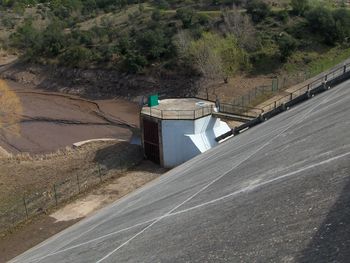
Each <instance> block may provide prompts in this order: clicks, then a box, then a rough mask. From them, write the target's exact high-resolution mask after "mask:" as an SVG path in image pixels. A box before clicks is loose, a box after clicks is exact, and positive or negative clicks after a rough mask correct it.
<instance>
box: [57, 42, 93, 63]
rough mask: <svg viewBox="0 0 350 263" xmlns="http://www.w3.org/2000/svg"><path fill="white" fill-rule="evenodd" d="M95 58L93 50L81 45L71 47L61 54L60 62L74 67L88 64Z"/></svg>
mask: <svg viewBox="0 0 350 263" xmlns="http://www.w3.org/2000/svg"><path fill="white" fill-rule="evenodd" d="M92 58H93V55H92V52H91V50H89V49H87V48H85V47H81V46H73V47H69V48H68V49H67V50H66V51H65V52H64V53H63V54H61V55H60V56H59V60H60V63H61V64H63V65H69V66H73V67H82V66H84V65H85V66H86V65H87V64H88V63H89V62H90V61H91V60H92Z"/></svg>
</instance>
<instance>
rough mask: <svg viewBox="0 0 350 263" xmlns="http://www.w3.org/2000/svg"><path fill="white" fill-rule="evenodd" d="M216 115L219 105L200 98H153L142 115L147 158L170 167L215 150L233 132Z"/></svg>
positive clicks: (143, 141)
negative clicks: (218, 139) (222, 138)
mask: <svg viewBox="0 0 350 263" xmlns="http://www.w3.org/2000/svg"><path fill="white" fill-rule="evenodd" d="M214 112H217V108H216V106H215V103H213V102H210V101H204V100H200V99H196V98H183V99H164V100H160V101H157V103H154V99H153V102H152V103H150V104H149V105H148V106H144V107H143V108H142V110H141V116H140V119H141V120H140V122H141V125H140V126H141V132H142V145H143V148H144V154H145V156H146V157H147V158H148V159H150V160H152V161H154V162H156V163H159V164H160V165H162V166H164V167H169V168H170V167H175V166H177V165H179V164H182V163H184V162H186V161H188V160H189V159H191V158H193V157H195V156H196V155H198V154H200V153H203V152H205V151H207V150H209V149H211V148H212V147H214V146H215V145H217V144H218V143H217V142H216V141H215V138H216V137H217V136H219V135H221V134H223V133H225V132H228V131H229V130H230V128H229V126H228V125H227V124H226V123H225V122H222V121H221V120H220V119H219V118H216V117H214V116H212V113H214Z"/></svg>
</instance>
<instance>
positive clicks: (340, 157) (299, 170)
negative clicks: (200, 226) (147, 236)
mask: <svg viewBox="0 0 350 263" xmlns="http://www.w3.org/2000/svg"><path fill="white" fill-rule="evenodd" d="M346 156H350V152H347V153H344V154H340V155H337V156H334V157H332V158H329V159H326V160H323V161H321V162H318V163H315V164H311V165H309V166H306V167H302V168H300V169H298V170H296V171H293V172H290V173H287V174H284V175H281V176H278V177H276V178H273V179H270V180H267V181H265V182H262V183H259V184H256V185H250V186H247V187H244V188H243V189H240V190H238V191H235V192H232V193H229V194H227V195H224V196H221V197H219V198H216V199H213V200H210V201H207V202H203V203H201V204H198V205H195V206H192V207H189V208H187V209H184V210H180V211H178V212H173V213H170V214H168V215H165V216H161V217H157V218H153V219H151V220H148V221H145V222H142V223H138V224H136V225H133V226H130V227H127V228H124V229H121V230H118V231H115V232H112V233H109V234H107V235H103V236H100V237H98V238H94V239H92V240H89V241H86V242H83V243H80V244H77V245H75V246H72V247H68V248H66V249H63V250H60V251H57V252H55V253H51V254H49V255H46V256H44V257H42V258H40V260H41V259H44V258H47V257H49V256H53V255H57V254H60V253H63V252H66V251H69V250H72V249H75V248H78V247H81V246H84V245H87V244H90V243H93V242H95V241H98V240H101V239H104V238H108V237H110V236H113V235H115V234H118V233H121V232H125V231H127V230H130V229H133V228H135V227H138V226H141V225H144V224H148V223H151V222H153V223H156V222H155V221H159V220H160V219H163V218H169V217H172V216H176V215H180V214H184V213H187V212H190V211H192V210H196V209H198V208H202V207H205V206H208V205H211V204H214V203H217V202H219V201H223V200H225V199H228V198H230V197H233V196H236V195H239V194H242V193H244V192H251V191H254V190H256V189H258V188H260V187H263V186H265V185H268V184H271V183H274V182H276V181H280V180H282V179H285V178H288V177H290V176H292V175H295V174H298V173H301V172H304V171H307V170H310V169H313V168H316V167H318V166H322V165H324V164H327V163H330V162H333V161H336V160H339V159H342V158H344V157H346ZM148 227H151V225H149V226H148ZM38 260H39V259H38Z"/></svg>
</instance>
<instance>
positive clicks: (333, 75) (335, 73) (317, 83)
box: [262, 63, 350, 112]
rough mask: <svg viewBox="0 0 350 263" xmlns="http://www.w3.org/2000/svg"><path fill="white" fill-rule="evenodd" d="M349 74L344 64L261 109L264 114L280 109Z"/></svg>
mask: <svg viewBox="0 0 350 263" xmlns="http://www.w3.org/2000/svg"><path fill="white" fill-rule="evenodd" d="M348 72H350V63H348V64H345V65H344V66H342V67H339V68H336V69H334V70H332V71H331V72H329V73H327V74H325V75H323V76H322V77H320V78H317V79H316V80H313V81H311V82H310V83H308V84H306V85H304V86H303V87H301V88H299V89H296V90H294V91H293V92H289V93H288V94H286V95H285V96H283V97H281V98H279V99H277V100H275V101H274V102H272V103H271V104H269V105H267V106H264V107H263V108H262V110H263V111H264V112H268V111H271V110H273V109H276V108H278V107H280V106H281V105H283V104H286V103H288V102H289V101H292V100H294V99H296V98H297V97H299V96H301V95H303V94H305V93H307V92H309V91H311V90H314V89H317V88H319V87H322V86H324V85H326V86H327V85H330V84H331V83H332V81H334V80H336V79H338V78H341V77H342V76H344V75H345V74H346V73H348Z"/></svg>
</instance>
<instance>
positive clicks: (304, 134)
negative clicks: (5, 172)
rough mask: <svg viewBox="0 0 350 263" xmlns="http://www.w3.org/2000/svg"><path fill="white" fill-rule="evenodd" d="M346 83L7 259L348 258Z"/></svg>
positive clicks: (349, 121)
mask: <svg viewBox="0 0 350 263" xmlns="http://www.w3.org/2000/svg"><path fill="white" fill-rule="evenodd" d="M349 116H350V81H347V82H345V83H343V84H341V85H338V86H337V87H334V88H332V89H331V90H329V91H327V92H323V93H322V94H320V95H317V96H315V97H314V98H312V99H310V100H308V101H306V102H304V103H302V104H300V105H298V106H296V107H294V108H291V109H290V110H288V111H286V112H284V113H281V114H280V115H277V116H276V117H274V118H272V119H270V120H268V121H266V122H264V123H262V124H260V125H258V126H255V127H254V128H251V129H249V130H247V131H246V132H244V133H242V134H240V135H239V136H237V137H233V138H232V139H229V140H227V141H226V142H224V143H222V144H220V145H219V146H217V147H214V148H213V149H210V150H208V151H207V152H205V153H203V154H201V155H199V156H197V157H195V158H194V159H192V160H190V161H188V162H186V163H184V164H183V165H181V166H178V167H176V168H174V169H173V170H171V171H170V172H168V173H166V174H165V175H163V176H162V177H160V178H159V179H157V180H156V181H153V182H152V183H150V184H148V185H146V186H145V187H143V188H141V189H139V190H138V191H136V192H134V193H132V194H130V195H128V196H126V197H125V198H123V199H121V200H119V201H118V202H116V203H113V204H112V205H110V206H108V207H106V208H104V209H102V210H101V211H99V212H98V213H96V214H95V215H93V216H91V217H89V218H87V219H85V220H83V221H81V222H80V223H78V224H76V225H74V226H72V227H70V228H68V229H66V230H65V231H63V232H61V233H59V234H57V235H56V236H54V237H52V238H50V239H49V240H47V241H45V242H43V243H42V244H39V245H38V246H36V247H34V248H33V249H31V250H29V251H27V252H25V253H24V254H22V255H20V256H18V257H17V258H15V259H13V260H12V261H11V262H28V263H29V262H41V263H43V262H94V263H96V262H257V261H258V262H349V258H350V249H349V247H350V205H349V204H350V117H349Z"/></svg>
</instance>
